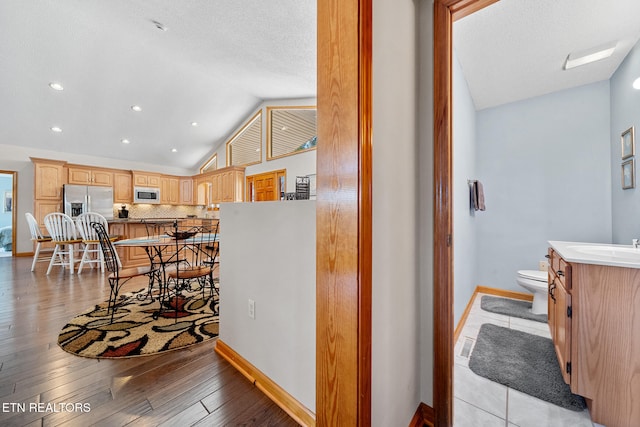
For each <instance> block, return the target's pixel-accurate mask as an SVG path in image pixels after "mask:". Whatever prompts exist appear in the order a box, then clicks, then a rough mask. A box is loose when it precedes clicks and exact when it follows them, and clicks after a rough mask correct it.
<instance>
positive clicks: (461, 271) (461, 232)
mask: <svg viewBox="0 0 640 427" xmlns="http://www.w3.org/2000/svg"><path fill="white" fill-rule="evenodd" d="M453 117H455V120H454V121H453V158H454V161H455V167H454V168H453V188H454V189H455V190H456V191H454V192H453V229H454V231H455V232H454V233H453V259H454V263H453V265H454V273H453V279H454V295H453V301H454V309H453V316H454V317H453V319H454V322H455V323H456V324H457V323H458V321H459V320H460V317H461V316H462V313H463V312H464V309H465V307H466V306H467V302H468V301H469V300H470V299H471V296H472V295H473V291H474V290H475V288H476V285H477V271H476V234H477V223H476V220H477V218H476V215H483V214H484V212H481V211H478V212H475V211H474V210H473V209H471V205H470V197H469V191H468V190H469V187H468V180H473V179H476V178H477V176H476V109H475V106H474V105H473V100H472V99H471V94H470V93H469V88H468V86H467V81H466V80H465V78H464V74H463V71H462V68H461V67H460V63H459V62H458V58H457V56H456V55H455V53H454V56H453Z"/></svg>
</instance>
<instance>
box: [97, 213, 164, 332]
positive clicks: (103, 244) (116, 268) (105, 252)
mask: <svg viewBox="0 0 640 427" xmlns="http://www.w3.org/2000/svg"><path fill="white" fill-rule="evenodd" d="M91 227H92V228H93V229H94V231H95V233H96V235H97V236H98V242H99V244H100V249H101V251H102V259H103V260H104V264H105V266H106V268H107V271H108V272H109V275H108V276H107V280H109V288H110V289H111V291H110V293H109V302H108V305H107V314H108V313H109V312H111V323H113V317H114V314H115V311H116V306H117V303H118V294H119V293H120V289H121V288H122V286H123V285H124V284H125V283H127V282H128V281H129V280H131V279H133V278H134V277H142V276H147V277H148V279H149V284H151V282H152V281H153V277H154V275H155V273H156V270H157V268H156V267H154V266H153V265H151V266H146V267H130V268H122V266H121V264H120V259H119V258H118V253H117V252H116V249H115V248H114V246H113V241H112V238H111V237H109V233H107V230H106V229H105V227H104V225H103V224H102V223H100V222H93V223H91Z"/></svg>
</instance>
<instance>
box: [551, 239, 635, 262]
mask: <svg viewBox="0 0 640 427" xmlns="http://www.w3.org/2000/svg"><path fill="white" fill-rule="evenodd" d="M549 245H551V247H552V248H553V249H554V250H555V251H556V252H557V253H558V254H560V256H561V257H562V258H564V260H565V261H567V262H577V263H581V264H597V265H609V266H612V267H627V268H640V248H634V247H633V246H631V245H614V244H611V243H585V242H560V241H549Z"/></svg>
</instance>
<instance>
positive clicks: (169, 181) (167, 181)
mask: <svg viewBox="0 0 640 427" xmlns="http://www.w3.org/2000/svg"><path fill="white" fill-rule="evenodd" d="M160 203H162V204H163V205H177V204H178V203H180V178H178V177H176V176H162V177H161V178H160Z"/></svg>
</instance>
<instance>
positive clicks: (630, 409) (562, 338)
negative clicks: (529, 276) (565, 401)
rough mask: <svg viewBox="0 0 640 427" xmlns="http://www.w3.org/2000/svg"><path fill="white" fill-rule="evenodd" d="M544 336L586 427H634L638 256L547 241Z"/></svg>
mask: <svg viewBox="0 0 640 427" xmlns="http://www.w3.org/2000/svg"><path fill="white" fill-rule="evenodd" d="M549 244H550V245H551V247H550V248H549V254H548V257H549V298H548V301H549V328H550V330H551V336H552V339H553V342H554V346H555V349H556V354H557V356H558V361H559V363H560V366H561V370H562V373H563V377H564V380H565V382H566V383H567V384H569V385H570V387H571V391H572V392H573V393H575V394H579V395H581V396H583V397H584V398H585V399H586V400H587V405H588V407H589V411H590V413H591V418H592V420H593V421H595V422H597V423H600V424H604V425H605V426H607V427H613V426H617V427H624V426H628V427H631V426H640V249H635V248H633V247H631V246H625V245H602V244H593V243H575V242H558V241H550V242H549Z"/></svg>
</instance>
